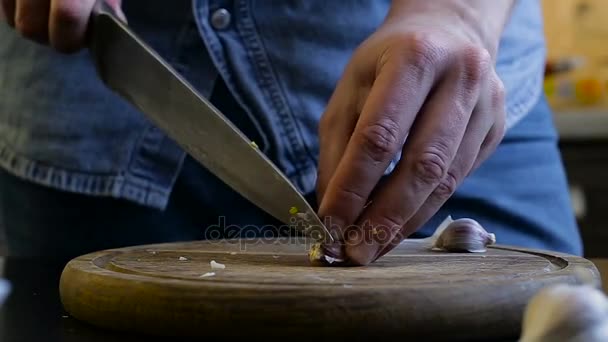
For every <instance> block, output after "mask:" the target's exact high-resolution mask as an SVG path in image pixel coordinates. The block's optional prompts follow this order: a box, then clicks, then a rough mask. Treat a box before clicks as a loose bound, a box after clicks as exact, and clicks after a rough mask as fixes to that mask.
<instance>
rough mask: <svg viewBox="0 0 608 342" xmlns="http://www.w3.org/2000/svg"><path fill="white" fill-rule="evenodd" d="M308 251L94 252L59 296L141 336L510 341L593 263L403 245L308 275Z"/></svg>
mask: <svg viewBox="0 0 608 342" xmlns="http://www.w3.org/2000/svg"><path fill="white" fill-rule="evenodd" d="M310 245H311V242H310V241H308V240H306V239H303V238H282V239H268V240H224V241H197V242H188V243H171V244H158V245H147V246H137V247H130V248H123V249H115V250H108V251H100V252H96V253H91V254H88V255H84V256H81V257H78V258H76V259H74V260H72V261H70V262H69V263H68V264H67V265H66V267H65V269H64V272H63V274H62V277H61V283H60V294H61V299H62V302H63V305H64V307H65V309H66V310H67V311H68V312H69V313H70V314H71V315H73V316H74V317H75V318H77V319H80V320H83V321H85V322H88V323H91V324H93V325H97V326H100V327H103V328H108V329H114V330H123V331H130V332H139V333H145V334H151V335H164V336H192V337H214V336H215V337H228V336H233V337H245V338H252V337H257V336H259V337H260V338H271V337H282V338H297V339H303V338H321V339H329V338H337V339H340V340H341V339H347V338H349V339H353V340H359V339H363V338H367V337H370V336H375V337H389V338H398V339H400V340H406V339H408V338H412V339H413V340H418V339H422V338H424V339H425V340H449V341H454V340H482V341H491V340H504V339H509V338H511V339H515V338H517V337H518V336H519V332H520V324H521V318H522V314H523V310H524V308H525V305H526V303H527V301H528V300H529V299H530V298H531V296H533V295H534V294H535V293H536V291H538V290H539V289H540V288H542V287H543V286H546V285H549V284H554V283H558V282H566V283H579V282H582V281H583V280H582V279H583V278H587V279H592V280H593V281H595V282H597V284H598V286H600V285H601V284H600V280H599V279H600V278H599V273H598V271H597V269H596V268H595V266H594V265H593V263H591V262H590V261H588V260H585V259H582V258H578V257H574V256H569V255H563V254H558V253H550V252H543V251H534V250H525V249H516V248H509V247H505V246H492V247H491V248H489V249H488V251H487V252H485V253H480V254H460V253H447V252H439V251H433V250H431V248H430V246H429V245H428V244H427V243H426V242H425V240H406V241H405V242H404V243H403V244H401V245H400V246H398V247H397V248H396V249H394V250H393V251H392V252H390V253H389V254H387V255H386V256H385V257H383V258H381V259H380V260H378V261H377V262H375V263H373V264H371V265H369V266H364V267H315V266H310V264H309V261H308V258H307V251H308V248H309V247H310ZM212 260H214V261H216V262H218V263H221V264H223V265H225V268H224V269H212V268H211V265H210V262H211V261H212ZM210 272H214V273H215V274H214V275H209V274H208V273H210ZM204 274H207V276H203V275H204ZM581 275H582V278H581ZM201 276H203V277H201Z"/></svg>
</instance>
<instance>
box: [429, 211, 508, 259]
mask: <svg viewBox="0 0 608 342" xmlns="http://www.w3.org/2000/svg"><path fill="white" fill-rule="evenodd" d="M444 222H445V221H444ZM495 243H496V236H495V235H494V234H492V233H488V232H487V231H486V230H485V229H484V228H483V227H482V226H481V225H480V224H479V223H478V222H477V221H475V220H473V219H469V218H461V219H457V220H452V221H451V222H449V223H448V224H447V225H446V226H445V227H444V228H443V229H442V230H441V231H440V233H439V234H438V236H436V239H435V241H434V242H433V248H434V249H439V250H445V251H448V252H468V253H483V252H485V251H486V247H487V246H488V245H493V244H495Z"/></svg>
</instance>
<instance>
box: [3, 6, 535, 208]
mask: <svg viewBox="0 0 608 342" xmlns="http://www.w3.org/2000/svg"><path fill="white" fill-rule="evenodd" d="M390 3H391V1H388V0H382V1H380V0H373V1H370V0H343V1H328V0H307V1H297V0H289V1H287V0H286V1H254V0H208V1H207V0H193V1H189V0H175V1H171V6H170V7H168V5H167V4H168V2H167V1H163V0H148V1H138V0H125V1H123V4H124V5H123V7H124V9H125V12H126V14H127V17H128V19H129V25H130V26H131V27H132V28H133V29H134V30H135V32H137V33H138V34H139V35H140V36H141V37H142V38H143V39H144V40H145V41H146V42H148V43H149V44H150V46H152V47H153V48H154V49H156V50H157V51H158V52H159V53H160V54H161V55H162V56H163V57H164V58H166V59H167V60H168V61H169V62H170V63H171V64H172V65H173V66H174V67H175V68H176V69H177V70H178V71H179V72H180V73H182V74H183V75H184V76H185V77H186V79H188V81H189V82H190V83H191V84H192V85H193V86H194V87H196V89H197V90H198V91H199V92H200V93H201V95H203V96H210V94H211V91H212V89H213V86H214V84H215V81H216V80H217V79H218V78H221V79H222V80H223V81H224V82H225V84H226V85H227V87H228V89H229V90H230V92H231V93H232V95H233V97H234V98H235V100H236V101H237V102H238V104H239V105H240V106H241V107H242V108H243V110H244V112H245V113H246V116H247V120H248V121H249V122H245V123H242V124H241V125H242V128H243V129H244V130H245V129H248V130H249V132H251V134H252V135H255V136H256V137H257V140H258V141H256V143H257V144H258V145H259V146H260V147H261V148H262V150H263V151H264V152H265V153H266V154H267V155H268V156H269V157H270V158H271V159H272V160H273V161H274V162H275V163H276V164H277V166H279V167H280V168H281V169H282V170H283V171H284V173H285V174H286V175H287V177H289V178H290V179H291V180H292V181H293V182H294V185H295V186H296V187H297V188H298V189H299V190H300V191H302V192H303V193H309V192H311V191H314V187H315V181H316V172H317V171H316V165H317V161H318V152H319V145H318V139H317V125H318V122H319V118H320V116H321V115H322V113H323V111H324V108H325V106H326V104H327V101H328V99H329V97H330V95H331V93H332V91H333V89H334V86H335V85H336V83H337V81H338V79H339V78H340V76H341V74H342V71H343V69H344V66H345V64H346V63H347V62H348V60H349V58H350V57H351V54H352V53H353V51H354V49H355V48H356V47H357V46H358V45H359V44H360V43H361V42H362V41H363V40H364V39H365V38H367V37H368V36H369V35H370V34H371V33H373V32H374V31H375V30H376V28H377V27H378V26H379V25H380V24H381V23H382V21H383V20H384V17H385V15H386V14H387V12H388V9H389V7H390ZM0 42H1V43H0V92H1V93H0V94H1V96H0V166H2V167H3V168H4V169H5V170H7V171H9V172H10V173H12V174H14V175H17V176H19V177H22V178H24V179H27V180H30V181H33V182H36V183H38V184H43V185H47V186H52V187H56V188H58V189H62V190H65V191H71V192H77V193H84V194H90V195H97V196H111V197H115V198H122V199H127V200H130V201H134V202H136V203H139V204H141V205H145V206H150V207H154V208H159V209H162V208H164V207H165V206H166V204H167V201H168V198H169V195H170V193H171V189H172V185H173V184H174V181H175V179H176V177H177V175H178V174H179V171H180V167H181V165H182V161H183V160H184V157H185V153H184V151H183V150H181V149H180V148H179V147H178V146H177V145H176V144H175V142H173V141H172V140H171V139H169V138H168V137H167V136H165V134H163V132H161V131H160V130H159V129H157V128H156V127H155V126H154V125H153V124H151V123H150V122H149V121H148V120H147V119H146V118H145V116H144V115H142V113H140V112H138V111H137V110H136V109H134V108H133V107H132V106H131V105H130V104H128V103H126V102H125V101H124V100H122V99H121V98H119V97H118V96H117V95H115V94H113V93H112V92H110V91H109V90H108V89H106V88H105V86H104V85H103V84H102V83H101V82H100V81H99V79H98V78H97V75H96V73H95V70H94V67H93V65H92V63H91V58H90V56H89V55H88V51H86V50H83V51H81V52H79V53H77V54H73V55H63V54H60V53H57V52H54V51H52V50H51V49H49V48H47V47H44V46H41V45H37V44H36V43H33V42H30V41H27V40H24V39H22V38H20V37H19V36H18V34H17V33H15V32H14V31H13V30H12V29H10V28H9V27H7V26H6V25H5V24H0ZM544 62H545V45H544V34H543V25H542V13H541V5H540V3H539V1H537V0H519V1H517V2H516V6H515V8H514V9H513V12H512V16H511V18H510V21H509V23H508V25H507V27H506V28H505V31H504V33H503V36H502V39H501V42H500V46H499V53H498V57H497V72H498V75H499V77H501V79H502V80H503V82H504V84H505V88H506V94H507V98H506V102H507V104H506V106H507V113H508V127H512V126H513V125H514V124H515V123H516V122H518V121H519V120H520V119H521V118H522V116H524V115H526V113H528V112H529V110H530V109H531V107H532V106H533V105H534V104H535V103H536V101H537V99H538V97H539V95H540V91H541V89H542V87H541V82H542V77H543V71H544ZM227 114H228V113H227Z"/></svg>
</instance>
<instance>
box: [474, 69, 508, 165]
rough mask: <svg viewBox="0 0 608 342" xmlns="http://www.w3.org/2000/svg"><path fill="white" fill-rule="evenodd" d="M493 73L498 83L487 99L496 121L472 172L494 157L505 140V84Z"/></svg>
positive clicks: (494, 83)
mask: <svg viewBox="0 0 608 342" xmlns="http://www.w3.org/2000/svg"><path fill="white" fill-rule="evenodd" d="M493 73H494V79H495V80H496V81H495V82H493V83H492V86H491V88H490V89H489V94H488V95H487V97H486V98H487V99H488V100H489V101H490V105H491V106H492V110H493V112H494V114H495V117H496V120H495V122H494V125H493V126H492V128H491V129H490V132H489V133H488V135H487V136H486V138H485V140H484V142H483V143H482V145H481V150H480V152H479V155H478V156H477V160H476V161H475V164H474V165H473V168H472V169H471V172H472V171H474V170H476V169H477V168H478V167H479V166H480V165H481V164H482V163H483V162H484V161H486V160H487V159H488V158H489V157H490V155H492V153H494V151H496V148H497V147H498V145H499V144H500V142H501V141H502V139H503V138H504V136H505V132H506V127H507V126H506V116H507V115H506V108H505V88H504V85H503V83H502V82H501V81H500V80H499V78H498V75H496V72H495V71H493Z"/></svg>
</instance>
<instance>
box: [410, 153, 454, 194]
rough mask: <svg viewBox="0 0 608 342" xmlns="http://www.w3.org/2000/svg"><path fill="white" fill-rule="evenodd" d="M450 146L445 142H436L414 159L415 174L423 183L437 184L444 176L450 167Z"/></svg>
mask: <svg viewBox="0 0 608 342" xmlns="http://www.w3.org/2000/svg"><path fill="white" fill-rule="evenodd" d="M447 151H448V148H447V146H446V145H444V144H435V145H433V146H432V147H430V148H428V149H427V150H426V151H425V152H423V153H421V154H420V155H419V156H418V157H417V158H415V159H414V161H413V174H414V177H415V179H416V180H417V181H418V182H421V183H422V184H423V185H435V184H437V183H439V182H441V180H442V179H443V178H445V175H446V173H447V169H448V152H447Z"/></svg>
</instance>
